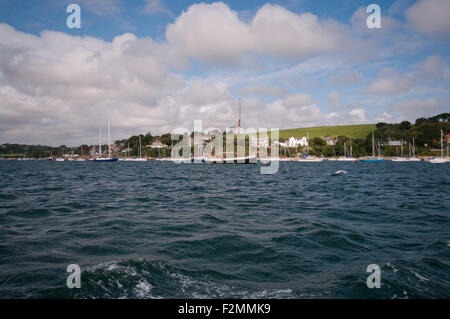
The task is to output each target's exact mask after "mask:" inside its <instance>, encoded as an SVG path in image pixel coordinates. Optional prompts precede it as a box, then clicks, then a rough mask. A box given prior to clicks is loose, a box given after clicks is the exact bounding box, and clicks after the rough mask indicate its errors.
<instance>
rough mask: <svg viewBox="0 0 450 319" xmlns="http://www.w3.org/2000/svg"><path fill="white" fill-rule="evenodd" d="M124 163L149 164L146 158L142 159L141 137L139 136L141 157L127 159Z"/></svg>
mask: <svg viewBox="0 0 450 319" xmlns="http://www.w3.org/2000/svg"><path fill="white" fill-rule="evenodd" d="M124 161H126V162H147V159H146V158H142V142H141V136H140V135H139V157H135V158H125V159H124Z"/></svg>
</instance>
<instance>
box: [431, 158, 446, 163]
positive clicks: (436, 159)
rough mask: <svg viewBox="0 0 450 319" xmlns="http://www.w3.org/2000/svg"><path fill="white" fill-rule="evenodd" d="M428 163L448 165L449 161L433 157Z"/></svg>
mask: <svg viewBox="0 0 450 319" xmlns="http://www.w3.org/2000/svg"><path fill="white" fill-rule="evenodd" d="M428 162H430V163H433V164H441V163H447V162H448V160H447V159H446V158H443V157H432V158H430V159H429V160H428Z"/></svg>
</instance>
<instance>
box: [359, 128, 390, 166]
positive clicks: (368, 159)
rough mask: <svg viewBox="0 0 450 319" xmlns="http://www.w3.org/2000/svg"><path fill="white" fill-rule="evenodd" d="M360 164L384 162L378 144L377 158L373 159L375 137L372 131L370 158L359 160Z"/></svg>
mask: <svg viewBox="0 0 450 319" xmlns="http://www.w3.org/2000/svg"><path fill="white" fill-rule="evenodd" d="M360 161H361V162H384V158H382V157H381V156H380V144H379V143H378V157H375V135H374V132H373V131H372V156H369V157H367V158H366V159H361V160H360Z"/></svg>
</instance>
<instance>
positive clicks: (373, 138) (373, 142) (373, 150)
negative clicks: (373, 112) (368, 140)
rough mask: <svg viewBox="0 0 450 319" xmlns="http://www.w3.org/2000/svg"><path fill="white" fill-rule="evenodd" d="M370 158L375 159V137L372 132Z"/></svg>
mask: <svg viewBox="0 0 450 319" xmlns="http://www.w3.org/2000/svg"><path fill="white" fill-rule="evenodd" d="M372 157H375V135H374V133H373V131H372Z"/></svg>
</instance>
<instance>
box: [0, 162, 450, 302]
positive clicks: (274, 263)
mask: <svg viewBox="0 0 450 319" xmlns="http://www.w3.org/2000/svg"><path fill="white" fill-rule="evenodd" d="M260 168H261V165H259V164H257V165H239V164H202V163H190V164H189V163H182V164H176V163H173V162H169V161H168V162H161V161H148V162H115V163H95V162H92V161H86V162H54V161H37V160H35V161H0V298H69V299H71V298H183V299H184V298H388V299H391V298H450V163H444V164H430V163H427V162H411V163H408V162H390V161H385V162H379V163H362V162H355V163H352V162H331V161H330V162H326V161H324V162H322V163H298V162H281V163H280V167H279V171H278V172H277V173H276V174H273V175H263V174H261V173H260ZM69 265H77V267H79V270H80V273H79V277H78V278H80V288H76V287H75V288H69V287H68V281H70V280H69V277H70V276H71V275H72V274H73V272H71V270H70V271H69V272H68V266H69ZM371 265H372V266H371ZM374 269H375V270H374ZM377 270H378V271H377ZM375 275H376V276H377V277H376V278H375V277H374V276H375ZM71 278H72V279H73V277H71ZM374 278H375V279H374ZM377 280H378V282H379V288H377V286H373V283H374V282H377ZM369 281H370V282H371V283H372V285H370V284H369V285H368V282H369ZM71 282H72V283H73V282H75V281H71Z"/></svg>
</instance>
